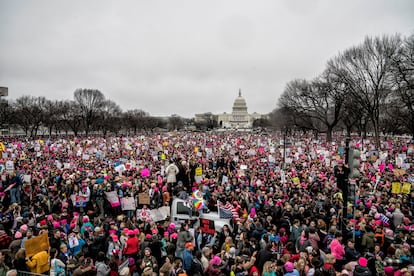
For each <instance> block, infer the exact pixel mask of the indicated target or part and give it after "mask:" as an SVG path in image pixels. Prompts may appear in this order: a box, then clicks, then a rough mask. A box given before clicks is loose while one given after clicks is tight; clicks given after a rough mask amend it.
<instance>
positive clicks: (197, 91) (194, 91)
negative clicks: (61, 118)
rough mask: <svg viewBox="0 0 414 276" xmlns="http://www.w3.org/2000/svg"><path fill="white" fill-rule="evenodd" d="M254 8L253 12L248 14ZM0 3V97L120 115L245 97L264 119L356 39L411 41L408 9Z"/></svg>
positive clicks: (224, 107) (374, 0)
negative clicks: (88, 99)
mask: <svg viewBox="0 0 414 276" xmlns="http://www.w3.org/2000/svg"><path fill="white" fill-rule="evenodd" d="M256 2H257V3H256ZM256 2H255V3H253V2H251V1H236V0H229V1H219V0H217V1H190V0H181V1H180V0H177V1H109V0H104V1H102V0H100V1H97V0H91V1H80V0H78V1H52V0H43V1H36V0H28V1H15V0H3V1H1V2H0V35H1V37H2V39H1V41H0V86H8V87H9V98H17V97H19V96H21V95H27V94H31V95H35V96H45V97H47V98H51V99H72V98H73V91H74V90H75V89H76V88H97V89H100V90H101V91H102V92H103V93H104V94H105V96H106V97H107V98H110V99H112V100H114V101H115V102H117V103H118V104H119V105H120V106H121V107H122V109H123V110H127V109H132V108H138V109H143V110H145V111H147V112H150V113H151V114H152V115H171V114H179V115H181V116H184V117H192V116H193V115H194V114H195V113H200V112H207V111H212V112H214V113H221V112H230V111H231V106H232V104H233V101H234V99H235V97H236V96H237V93H238V89H239V88H241V89H242V93H243V96H244V97H245V98H246V101H247V104H248V109H249V112H259V113H267V112H270V111H271V110H272V109H274V108H275V107H276V101H277V98H278V97H279V95H280V94H281V93H282V92H283V89H284V87H285V85H286V83H287V82H288V81H290V80H292V79H294V78H313V77H315V76H317V75H318V74H319V73H321V72H322V70H323V69H324V66H325V64H326V62H327V60H328V59H329V58H331V57H333V56H334V55H336V54H337V53H338V52H340V51H342V50H344V49H346V48H347V47H350V46H352V45H356V44H359V43H361V42H362V41H363V39H364V37H365V36H367V35H369V36H376V35H382V34H394V33H397V32H398V33H401V34H403V35H409V34H411V33H412V32H413V31H414V29H413V26H414V24H413V23H414V14H413V13H414V12H413V11H414V2H413V1H411V0H398V1H386V0H379V1H378V0H368V1H357V0H351V1H332V0H317V1H308V0H289V1H271V0H267V1H265V0H264V1H256Z"/></svg>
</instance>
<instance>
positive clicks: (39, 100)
mask: <svg viewBox="0 0 414 276" xmlns="http://www.w3.org/2000/svg"><path fill="white" fill-rule="evenodd" d="M46 109H47V100H46V98H45V97H32V96H22V97H20V98H18V99H16V102H14V104H13V112H14V115H13V118H14V123H15V124H16V125H18V126H20V127H21V128H22V129H23V130H24V132H25V133H26V135H30V137H36V136H37V132H38V130H39V127H40V126H41V125H42V123H43V122H44V121H45V116H46ZM29 133H30V134H29Z"/></svg>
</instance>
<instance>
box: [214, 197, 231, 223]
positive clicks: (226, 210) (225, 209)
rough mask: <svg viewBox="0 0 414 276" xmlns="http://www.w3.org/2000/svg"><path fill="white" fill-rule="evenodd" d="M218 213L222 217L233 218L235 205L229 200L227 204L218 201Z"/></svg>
mask: <svg viewBox="0 0 414 276" xmlns="http://www.w3.org/2000/svg"><path fill="white" fill-rule="evenodd" d="M217 207H218V213H219V216H220V218H222V219H231V218H233V212H232V209H233V206H232V205H231V204H230V203H229V202H227V203H226V204H225V205H223V204H221V202H220V201H217Z"/></svg>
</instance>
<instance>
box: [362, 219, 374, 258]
mask: <svg viewBox="0 0 414 276" xmlns="http://www.w3.org/2000/svg"><path fill="white" fill-rule="evenodd" d="M361 245H362V247H363V248H365V249H366V250H367V251H369V252H373V250H374V247H375V234H374V232H373V229H372V227H371V226H370V225H367V226H365V233H364V234H363V235H362V242H361Z"/></svg>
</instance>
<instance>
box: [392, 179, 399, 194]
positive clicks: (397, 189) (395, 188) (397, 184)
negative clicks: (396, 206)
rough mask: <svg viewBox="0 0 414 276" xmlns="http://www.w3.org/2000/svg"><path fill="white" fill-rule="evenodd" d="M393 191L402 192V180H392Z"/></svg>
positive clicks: (394, 192)
mask: <svg viewBox="0 0 414 276" xmlns="http://www.w3.org/2000/svg"><path fill="white" fill-rule="evenodd" d="M391 193H393V194H399V193H401V183H400V182H392V190H391Z"/></svg>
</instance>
